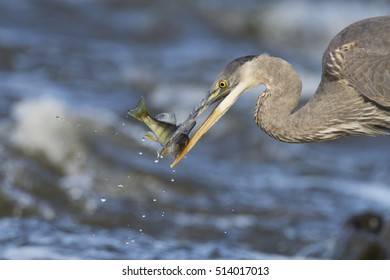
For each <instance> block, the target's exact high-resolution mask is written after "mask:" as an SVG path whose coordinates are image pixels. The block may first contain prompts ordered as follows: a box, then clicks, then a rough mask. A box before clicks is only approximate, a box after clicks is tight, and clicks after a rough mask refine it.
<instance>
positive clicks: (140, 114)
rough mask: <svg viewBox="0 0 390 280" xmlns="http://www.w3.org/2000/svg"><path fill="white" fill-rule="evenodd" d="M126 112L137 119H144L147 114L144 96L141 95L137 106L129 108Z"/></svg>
mask: <svg viewBox="0 0 390 280" xmlns="http://www.w3.org/2000/svg"><path fill="white" fill-rule="evenodd" d="M127 113H128V114H129V115H130V116H132V117H134V118H136V119H137V120H140V121H142V120H144V119H145V118H146V117H147V116H148V113H147V111H146V105H145V100H144V98H143V97H141V100H140V101H139V102H138V105H137V107H135V108H133V109H130V110H129V111H128V112H127Z"/></svg>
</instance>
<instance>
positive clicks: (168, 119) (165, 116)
mask: <svg viewBox="0 0 390 280" xmlns="http://www.w3.org/2000/svg"><path fill="white" fill-rule="evenodd" d="M156 119H157V120H158V121H160V122H164V123H169V124H173V125H176V116H175V114H172V113H161V114H158V115H157V116H156Z"/></svg>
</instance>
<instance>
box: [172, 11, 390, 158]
mask: <svg viewBox="0 0 390 280" xmlns="http://www.w3.org/2000/svg"><path fill="white" fill-rule="evenodd" d="M260 84H264V85H265V87H266V90H265V91H264V92H263V93H262V94H260V97H259V98H258V100H257V103H256V106H255V111H254V119H255V122H256V123H257V125H258V126H259V127H260V128H261V129H262V130H263V131H265V132H266V133H267V134H268V135H270V136H271V137H273V138H276V139H278V140H281V141H284V142H289V143H305V142H319V141H326V140H331V139H336V138H339V137H342V136H347V135H371V136H378V135H384V134H386V133H387V132H389V130H390V16H383V17H376V18H369V19H365V20H361V21H358V22H356V23H353V24H351V25H350V26H348V27H346V28H345V29H343V30H342V31H341V32H340V33H338V34H337V35H336V36H335V37H334V38H333V39H332V40H331V42H330V43H329V46H328V47H327V49H326V50H325V53H324V55H323V59H322V77H321V82H320V84H319V86H318V88H317V90H316V92H315V93H314V95H313V96H312V97H311V98H310V100H309V101H308V102H307V103H306V104H305V105H303V106H302V107H301V108H299V109H297V107H298V103H299V99H300V94H301V90H302V82H301V79H300V77H299V76H298V74H297V73H296V71H295V70H294V68H293V67H292V66H291V65H290V64H289V63H288V62H286V61H285V60H283V59H281V58H277V57H272V56H269V55H266V54H262V55H253V56H245V57H240V58H237V59H235V60H233V61H232V62H230V63H229V64H228V65H227V66H226V67H225V69H224V70H223V71H222V72H221V73H220V74H219V75H218V76H217V78H216V80H215V82H214V83H213V85H212V87H211V89H210V91H209V94H208V96H207V97H206V99H207V102H203V103H204V106H209V105H210V104H212V103H214V102H216V101H219V100H222V101H221V102H220V103H219V105H218V106H217V107H216V108H215V109H214V111H213V113H212V114H211V115H210V116H209V117H208V119H206V121H205V122H204V123H203V125H202V126H201V127H200V128H199V129H198V131H197V132H196V133H195V135H194V136H193V138H192V139H191V141H190V143H189V144H188V146H187V147H186V149H184V151H183V153H182V154H181V156H179V157H178V158H177V159H176V161H175V162H174V163H173V165H174V164H176V163H177V162H178V161H179V160H180V159H181V158H182V157H183V156H184V155H185V154H186V153H187V152H188V151H189V150H190V149H191V148H192V147H193V146H194V145H195V144H196V142H197V141H198V140H199V139H200V138H201V137H202V135H203V134H204V133H205V132H206V131H207V130H208V129H210V128H211V126H213V125H214V124H215V122H216V121H217V120H218V119H219V118H220V117H221V116H222V115H223V114H225V113H226V111H227V110H228V109H229V108H230V107H231V106H232V105H233V104H234V103H235V101H236V100H237V99H238V97H239V96H240V95H241V94H242V93H243V92H245V91H247V90H249V89H251V88H253V87H256V86H258V85H260Z"/></svg>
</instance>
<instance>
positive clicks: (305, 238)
mask: <svg viewBox="0 0 390 280" xmlns="http://www.w3.org/2000/svg"><path fill="white" fill-rule="evenodd" d="M389 12H390V5H389V4H388V1H386V0H378V1H369V2H367V1H363V0H362V1H339V0H331V1H329V0H326V1H325V0H324V1H320V0H318V1H309V0H302V1H254V0H242V1H222V0H210V1H206V0H204V1H179V0H173V1H158V0H148V1H143V0H134V1H131V0H128V1H126V0H18V1H11V0H9V1H0V77H1V78H0V79H1V82H0V97H1V102H0V139H1V141H0V156H1V163H0V258H1V259H221V258H222V259H270V258H299V259H300V258H321V259H340V258H346V259H360V258H363V259H364V258H390V248H389V246H390V228H389V226H388V225H389V217H390V211H389V210H390V172H389V171H390V161H389V158H390V149H389V147H390V146H389V138H388V137H382V138H369V137H356V138H347V139H342V140H337V141H333V142H328V143H321V144H298V145H296V144H295V145H294V144H284V143H281V142H278V141H276V140H274V139H271V138H270V137H268V136H267V135H265V133H263V132H261V131H260V130H259V129H258V128H257V126H256V124H255V123H254V122H253V117H252V115H253V114H252V112H253V108H254V104H255V100H256V99H257V97H258V94H259V93H260V92H261V91H262V90H263V88H259V89H257V90H255V91H252V92H251V93H248V94H246V95H244V96H242V98H240V100H239V101H238V102H237V104H236V105H235V106H234V107H233V108H232V109H231V110H230V111H229V112H228V113H227V114H226V116H225V117H224V118H222V119H221V120H220V121H219V122H218V124H217V125H215V126H214V127H213V129H212V130H211V131H209V132H208V133H207V135H206V136H205V137H204V138H203V139H202V140H201V142H199V143H198V145H197V146H196V147H195V148H194V149H193V150H192V151H191V152H190V154H189V155H188V156H187V158H186V159H185V160H183V161H182V162H181V163H180V164H179V165H178V166H177V167H176V168H175V169H173V170H172V169H171V168H170V167H169V164H170V163H171V162H172V161H173V158H172V157H170V156H167V157H165V158H164V159H162V160H160V161H159V162H155V158H156V151H157V150H158V149H159V145H158V144H156V143H151V142H149V141H143V135H144V134H145V133H146V132H147V131H148V130H147V128H146V127H145V126H143V125H142V124H141V123H139V122H138V121H136V120H134V119H132V118H128V117H127V110H128V109H130V108H132V107H134V106H135V105H136V104H137V103H138V101H139V99H140V97H141V96H144V97H145V101H146V104H147V106H148V110H149V112H150V113H151V114H152V115H155V114H157V113H161V112H173V113H175V114H176V116H177V119H178V121H179V122H181V121H183V120H184V119H185V118H186V117H187V116H188V114H189V113H190V112H191V111H192V110H193V109H194V108H195V106H196V105H197V104H198V103H199V102H200V101H201V99H202V98H203V97H204V96H205V95H206V93H207V90H208V88H209V87H210V85H211V83H212V82H213V80H214V78H215V76H216V75H217V74H218V72H219V71H220V70H221V69H222V68H223V67H224V66H225V65H226V64H227V63H228V62H229V61H230V60H232V59H234V58H236V57H239V56H242V55H248V54H260V53H263V52H267V53H269V54H271V55H274V56H279V57H282V58H284V59H285V60H287V61H289V62H290V63H291V64H292V65H293V66H294V67H295V68H296V69H297V71H298V73H299V74H300V75H301V77H302V80H303V84H304V88H303V93H302V95H303V97H304V98H307V97H309V96H310V95H311V94H312V93H313V92H314V91H315V89H316V87H317V85H318V83H319V80H320V75H321V58H322V53H323V51H324V50H325V48H326V46H327V44H328V43H329V41H330V40H331V38H333V36H334V35H336V33H337V32H339V31H340V30H341V29H342V28H344V27H346V26H347V25H349V24H350V23H352V22H354V21H357V20H360V19H363V18H367V17H372V16H378V15H385V14H389ZM205 115H207V113H206V114H205Z"/></svg>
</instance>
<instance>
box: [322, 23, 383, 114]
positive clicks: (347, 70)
mask: <svg viewBox="0 0 390 280" xmlns="http://www.w3.org/2000/svg"><path fill="white" fill-rule="evenodd" d="M322 63H323V74H324V76H325V77H326V78H327V79H330V80H344V81H345V82H346V83H347V84H348V85H350V86H352V87H353V88H354V89H355V90H356V91H357V92H358V93H360V94H361V95H363V96H364V97H365V98H367V99H369V100H371V101H372V102H374V103H376V104H377V105H379V106H382V107H386V108H387V107H389V108H390V73H389V71H390V17H389V16H383V17H376V18H370V19H365V20H361V21H358V22H356V23H354V24H351V25H350V26H348V27H346V28H344V29H343V30H342V31H340V32H339V33H338V34H337V35H336V36H335V37H334V38H333V39H332V40H331V42H330V43H329V46H328V47H327V49H326V51H325V53H324V56H323V60H322Z"/></svg>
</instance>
